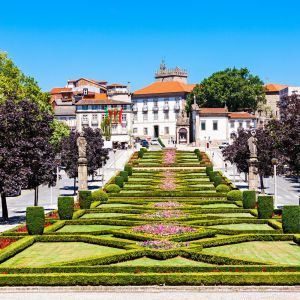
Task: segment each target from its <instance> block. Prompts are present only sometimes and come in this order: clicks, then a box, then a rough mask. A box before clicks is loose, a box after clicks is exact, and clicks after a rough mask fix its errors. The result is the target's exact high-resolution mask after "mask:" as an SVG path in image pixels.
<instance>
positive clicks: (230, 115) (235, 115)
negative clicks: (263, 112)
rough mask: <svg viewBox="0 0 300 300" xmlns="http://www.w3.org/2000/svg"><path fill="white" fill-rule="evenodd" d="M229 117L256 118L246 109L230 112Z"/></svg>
mask: <svg viewBox="0 0 300 300" xmlns="http://www.w3.org/2000/svg"><path fill="white" fill-rule="evenodd" d="M229 118H230V119H256V117H255V116H254V115H251V114H249V113H247V112H245V111H241V112H232V113H229Z"/></svg>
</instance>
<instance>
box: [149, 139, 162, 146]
mask: <svg viewBox="0 0 300 300" xmlns="http://www.w3.org/2000/svg"><path fill="white" fill-rule="evenodd" d="M150 144H151V145H160V143H159V141H158V139H152V140H151V141H150Z"/></svg>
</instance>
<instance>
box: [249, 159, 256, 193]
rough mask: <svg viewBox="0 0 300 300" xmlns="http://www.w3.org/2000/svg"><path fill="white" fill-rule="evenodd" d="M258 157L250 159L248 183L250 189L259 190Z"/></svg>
mask: <svg viewBox="0 0 300 300" xmlns="http://www.w3.org/2000/svg"><path fill="white" fill-rule="evenodd" d="M257 162H258V160H257V158H256V157H251V158H250V159H249V160H248V165H249V176H248V185H249V190H253V191H257V188H258V175H257V174H258V169H257Z"/></svg>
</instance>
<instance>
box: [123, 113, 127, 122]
mask: <svg viewBox="0 0 300 300" xmlns="http://www.w3.org/2000/svg"><path fill="white" fill-rule="evenodd" d="M126 121H127V115H126V114H122V122H126Z"/></svg>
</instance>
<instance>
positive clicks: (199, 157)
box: [197, 152, 202, 161]
mask: <svg viewBox="0 0 300 300" xmlns="http://www.w3.org/2000/svg"><path fill="white" fill-rule="evenodd" d="M197 157H198V160H199V161H201V160H202V154H201V153H200V152H199V154H198V155H197Z"/></svg>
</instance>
